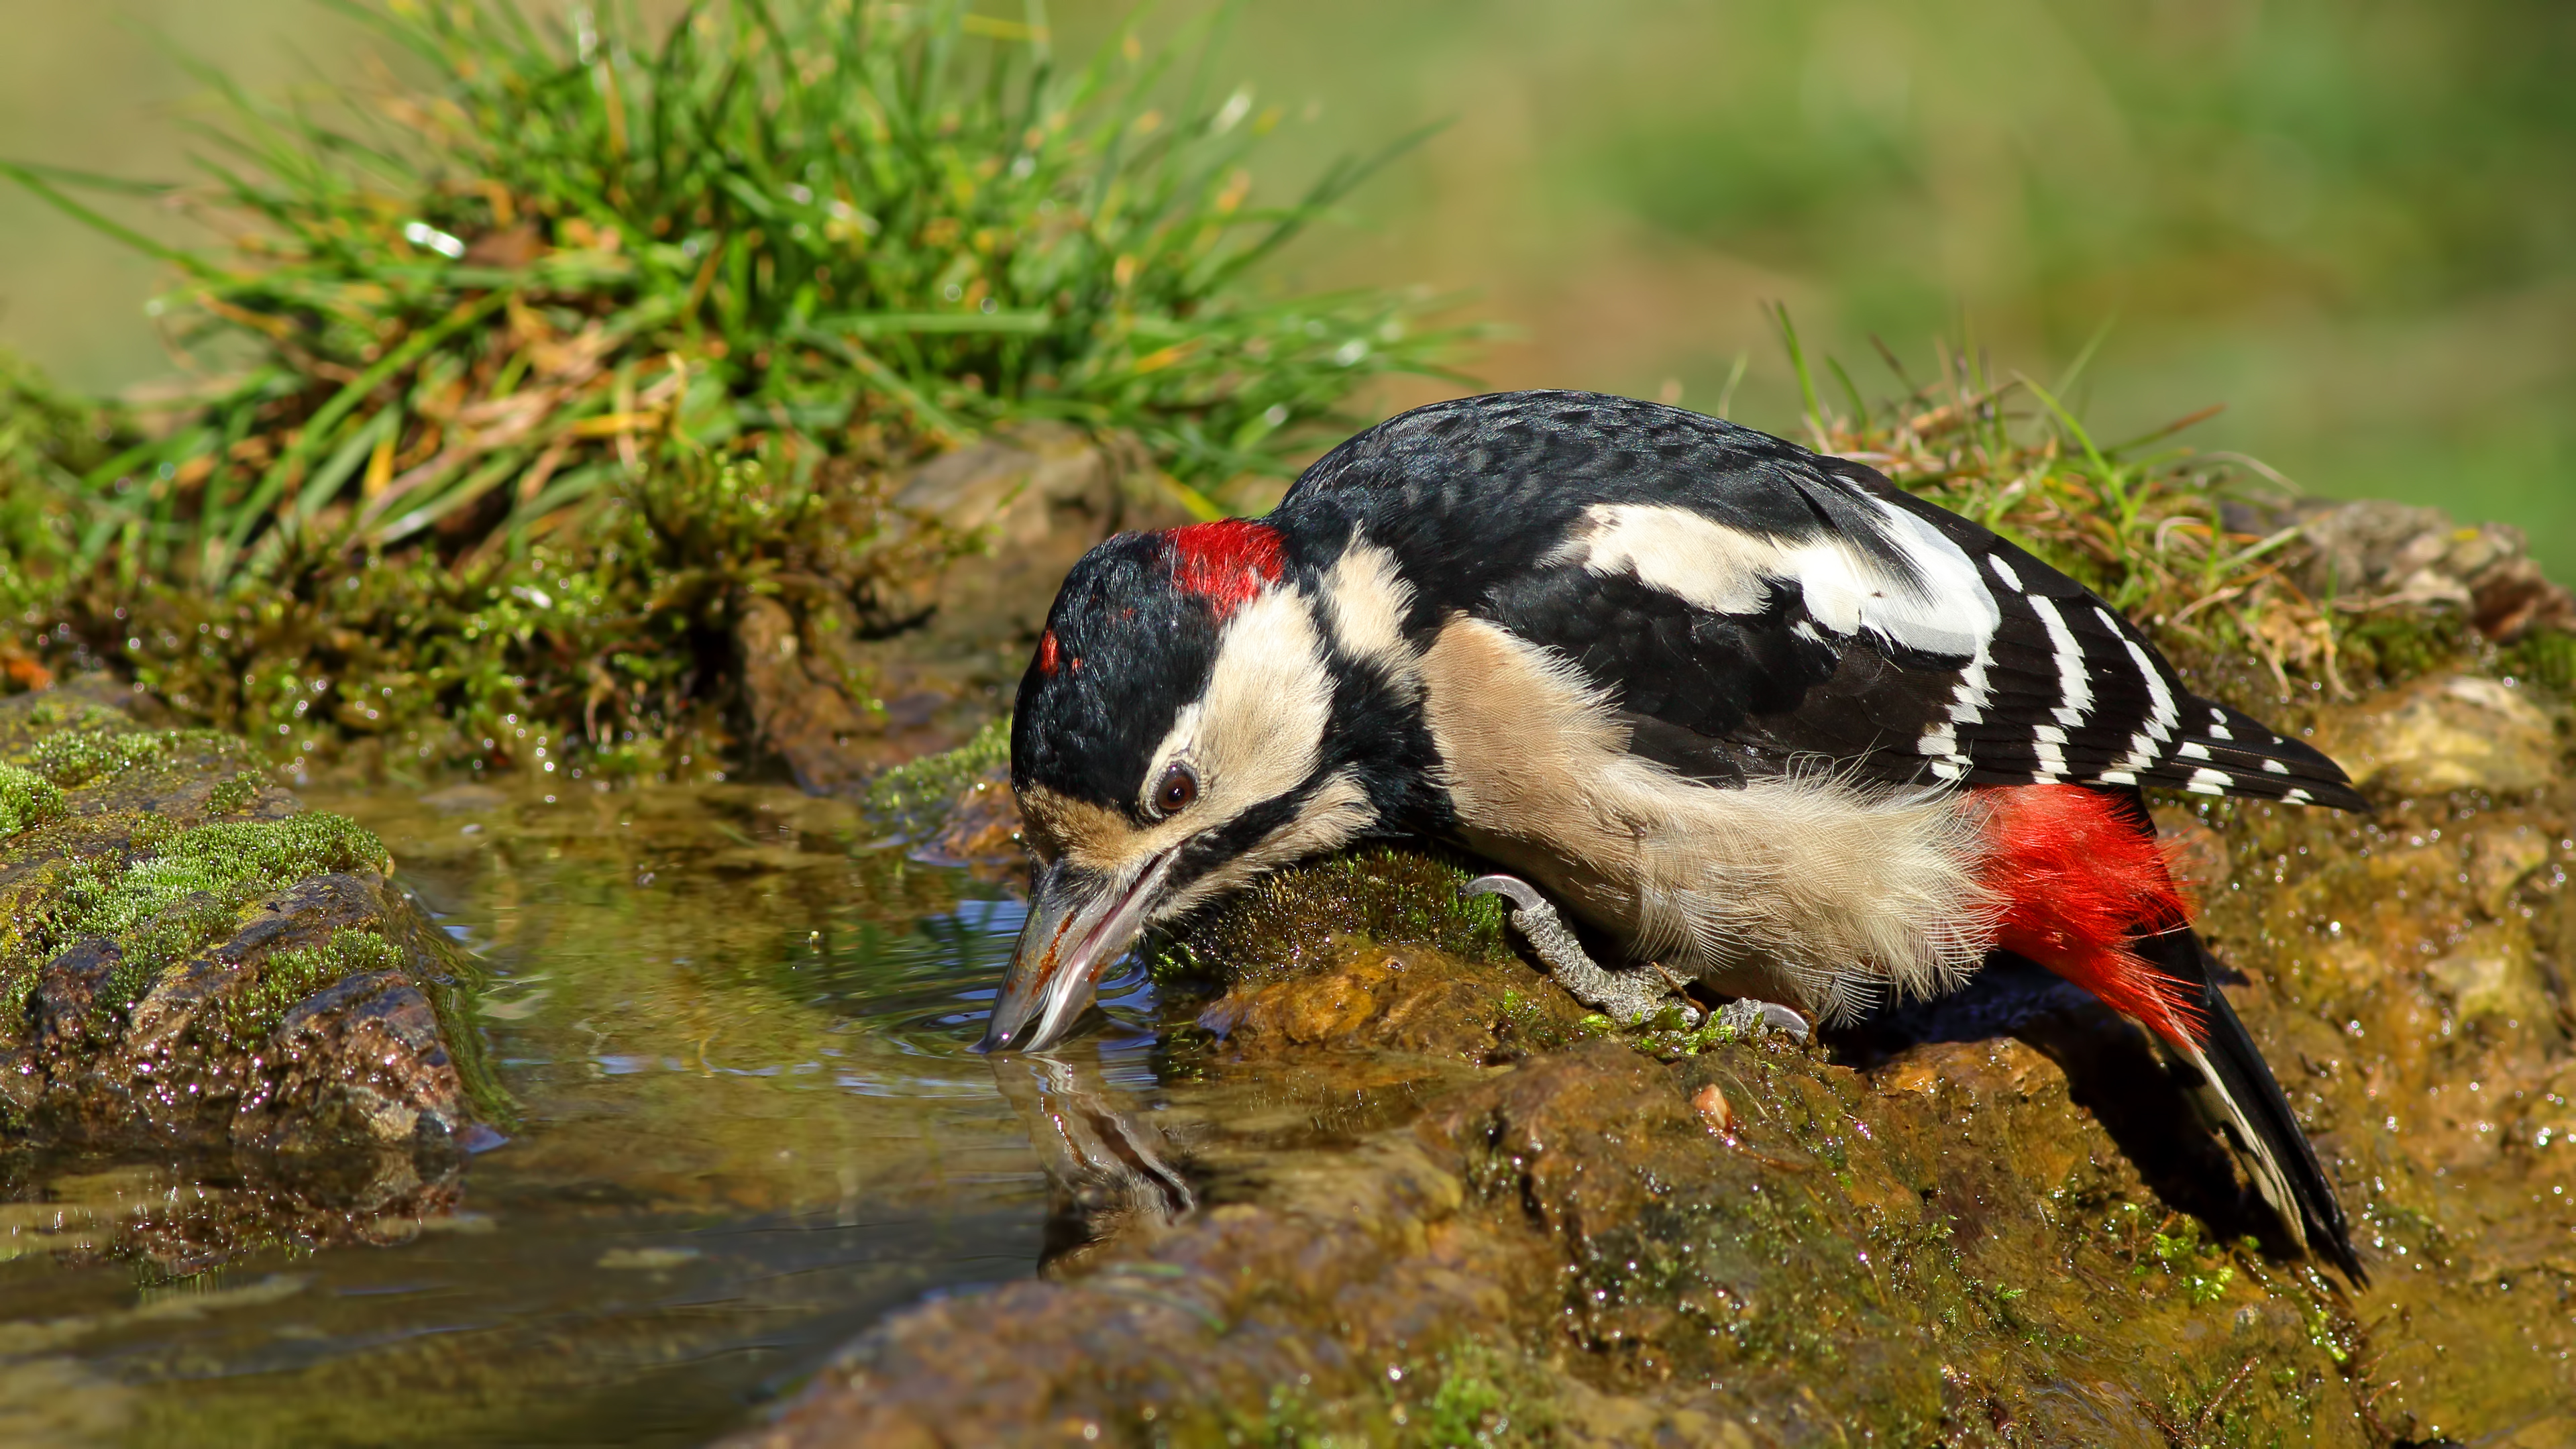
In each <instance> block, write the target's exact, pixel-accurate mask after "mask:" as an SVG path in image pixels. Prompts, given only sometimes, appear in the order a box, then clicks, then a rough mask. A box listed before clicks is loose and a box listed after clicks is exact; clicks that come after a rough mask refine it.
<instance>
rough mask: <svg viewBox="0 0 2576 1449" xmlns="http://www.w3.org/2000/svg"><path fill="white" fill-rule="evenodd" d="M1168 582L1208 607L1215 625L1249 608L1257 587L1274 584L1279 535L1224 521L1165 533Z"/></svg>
mask: <svg viewBox="0 0 2576 1449" xmlns="http://www.w3.org/2000/svg"><path fill="white" fill-rule="evenodd" d="M1163 537H1164V539H1165V540H1166V541H1167V542H1169V543H1170V544H1171V547H1172V582H1174V583H1176V584H1178V585H1180V586H1181V587H1182V588H1183V589H1184V590H1186V591H1188V592H1190V593H1193V594H1196V595H1198V596H1199V597H1200V598H1203V599H1205V600H1207V601H1208V604H1209V606H1210V607H1211V608H1213V609H1215V610H1216V616H1217V617H1218V618H1220V619H1222V618H1224V617H1225V616H1227V615H1228V614H1231V613H1233V612H1234V611H1235V610H1236V609H1238V608H1240V607H1242V606H1243V605H1244V604H1246V603H1249V602H1250V601H1251V599H1252V596H1253V595H1254V594H1257V593H1259V592H1261V588H1262V585H1264V584H1275V583H1277V582H1279V574H1280V567H1281V565H1280V538H1279V531H1278V530H1277V529H1275V528H1272V527H1271V526H1269V525H1268V524H1266V523H1254V522H1252V521H1251V520H1250V519H1245V518H1228V519H1223V520H1220V521H1218V522H1216V523H1193V524H1191V525H1189V526H1188V527H1186V528H1174V529H1168V530H1166V531H1165V532H1164V534H1163Z"/></svg>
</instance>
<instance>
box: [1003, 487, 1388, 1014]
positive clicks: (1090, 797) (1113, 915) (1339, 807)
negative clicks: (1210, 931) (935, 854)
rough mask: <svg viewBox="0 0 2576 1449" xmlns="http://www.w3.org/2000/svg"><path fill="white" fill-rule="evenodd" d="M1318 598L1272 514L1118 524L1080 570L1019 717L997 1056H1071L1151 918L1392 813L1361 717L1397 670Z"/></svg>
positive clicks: (1014, 725)
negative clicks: (1386, 670) (1365, 652)
mask: <svg viewBox="0 0 2576 1449" xmlns="http://www.w3.org/2000/svg"><path fill="white" fill-rule="evenodd" d="M1319 597H1320V596H1319V595H1318V594H1317V593H1316V592H1314V591H1311V590H1310V589H1309V588H1307V587H1303V586H1301V585H1300V584H1299V582H1298V580H1297V578H1296V576H1295V570H1294V569H1293V568H1292V567H1291V565H1290V561H1289V560H1288V558H1287V557H1286V546H1285V540H1284V539H1283V538H1282V536H1281V535H1280V534H1279V533H1278V532H1277V531H1276V530H1274V529H1273V528H1271V527H1270V526H1269V525H1266V524H1262V523H1253V522H1244V521H1228V522H1222V523H1203V524H1195V525H1192V526H1190V527H1187V528H1177V529H1172V530H1169V531H1166V532H1162V533H1147V534H1122V535H1120V536H1118V537H1116V538H1113V539H1110V540H1109V541H1108V542H1106V543H1103V544H1101V545H1100V546H1099V547H1098V548H1095V549H1093V550H1092V551H1091V552H1090V553H1089V554H1087V555H1085V556H1084V558H1083V560H1082V561H1081V562H1080V563H1078V564H1076V565H1075V566H1074V568H1073V572H1072V573H1071V574H1070V575H1068V576H1067V577H1066V579H1065V582H1064V587H1063V589H1062V591H1061V592H1059V593H1058V594H1057V596H1056V601H1055V607H1054V608H1053V609H1052V610H1051V611H1050V612H1049V614H1048V616H1047V628H1046V633H1045V634H1044V635H1043V636H1042V637H1041V638H1040V640H1039V642H1038V650H1037V657H1036V658H1035V659H1034V660H1032V661H1031V663H1030V665H1029V671H1028V674H1027V675H1026V676H1025V677H1024V678H1023V679H1022V680H1021V682H1020V693H1019V699H1018V703H1017V706H1016V713H1015V716H1014V718H1013V719H1012V722H1011V787H1012V789H1013V791H1014V792H1015V793H1016V794H1017V795H1018V796H1019V803H1020V810H1021V814H1022V816H1023V817H1024V819H1025V820H1026V828H1027V839H1028V842H1029V845H1030V848H1031V850H1032V852H1033V853H1034V854H1035V856H1036V861H1035V864H1034V868H1033V869H1034V874H1033V879H1032V882H1031V890H1030V901H1029V916H1028V923H1027V925H1026V926H1025V927H1024V928H1023V929H1022V931H1021V933H1020V940H1019V945H1018V948H1017V950H1016V951H1015V952H1014V954H1013V956H1012V959H1011V972H1010V977H1009V979H1008V980H1007V981H1006V982H1005V983H1004V985H1003V988H1002V994H1001V997H1000V999H999V1000H998V1001H996V1002H995V1003H994V1007H993V1018H992V1024H991V1027H990V1029H989V1030H988V1031H987V1032H986V1034H985V1037H984V1040H983V1044H982V1048H981V1049H982V1050H985V1051H1000V1050H1011V1051H1038V1050H1042V1049H1044V1048H1046V1047H1048V1046H1051V1045H1053V1044H1054V1043H1055V1042H1057V1041H1058V1040H1060V1039H1061V1038H1062V1037H1063V1036H1064V1035H1065V1033H1066V1031H1067V1030H1068V1029H1069V1028H1070V1027H1071V1025H1072V1023H1073V1021H1074V1018H1075V1017H1077V1016H1079V1015H1080V1014H1081V1012H1082V1010H1083V1008H1084V1007H1085V1006H1087V1005H1089V1004H1090V1002H1091V997H1092V988H1093V986H1094V984H1095V983H1096V982H1097V981H1098V980H1099V978H1100V976H1101V974H1102V972H1104V971H1105V970H1107V968H1108V967H1109V965H1110V964H1111V963H1112V962H1114V961H1116V960H1117V959H1118V958H1119V957H1120V956H1121V955H1123V954H1124V953H1125V951H1126V949H1127V947H1128V945H1129V944H1130V943H1131V942H1133V941H1134V940H1135V938H1136V936H1137V934H1138V933H1139V932H1141V931H1142V930H1144V928H1145V927H1147V926H1149V925H1152V924H1155V923H1157V922H1162V921H1169V920H1173V919H1175V918H1177V917H1179V916H1181V915H1184V914H1186V913H1187V912H1188V911H1190V910H1191V909H1192V908H1193V907H1196V906H1198V905H1201V904H1203V903H1205V902H1207V901H1209V900H1212V899H1214V898H1216V897H1218V896H1220V895H1223V894H1225V893H1226V892H1228V891H1231V890H1234V889H1236V888H1237V887H1239V886H1241V885H1243V884H1244V883H1246V882H1247V881H1249V880H1251V879H1252V878H1253V877H1254V876H1255V875H1257V874H1259V873H1260V872H1261V871H1263V870H1266V869H1269V868H1270V867H1272V866H1276V865H1282V864H1285V863H1287V862H1289V861H1292V860H1295V859H1298V858H1300V857H1302V856H1308V855H1314V854H1318V853H1320V852H1323V851H1327V850H1331V849H1333V848H1334V847H1336V846H1339V845H1341V844H1343V843H1345V842H1347V841H1349V840H1352V839H1354V838H1356V837H1358V836H1359V835H1361V834H1363V833H1365V832H1367V831H1369V830H1370V829H1371V828H1372V827H1374V826H1375V825H1377V824H1378V823H1379V821H1380V820H1381V818H1382V816H1383V814H1384V808H1383V801H1382V799H1380V798H1373V791H1372V783H1371V780H1370V770H1371V762H1370V760H1369V759H1368V758H1365V757H1366V756H1368V755H1370V754H1372V753H1376V754H1383V753H1384V752H1383V751H1375V752H1373V751H1371V750H1370V748H1369V747H1368V746H1367V745H1366V744H1365V739H1366V737H1367V735H1368V733H1369V731H1368V730H1367V729H1366V728H1356V729H1354V728H1344V727H1343V726H1345V725H1347V724H1349V723H1350V716H1351V714H1352V712H1353V710H1354V709H1358V708H1364V707H1365V706H1366V705H1367V703H1368V701H1367V699H1366V698H1365V696H1366V694H1367V693H1368V690H1369V688H1370V686H1369V683H1368V681H1370V680H1373V679H1374V680H1376V681H1378V686H1377V687H1379V688H1380V689H1382V687H1383V678H1382V675H1379V674H1373V673H1372V672H1371V671H1368V670H1366V669H1354V668H1352V667H1351V661H1350V659H1349V657H1348V655H1347V652H1346V650H1345V648H1344V646H1343V645H1342V644H1341V643H1340V642H1338V639H1337V623H1336V620H1335V618H1334V609H1333V606H1332V605H1331V604H1330V603H1329V602H1326V603H1324V604H1323V605H1322V606H1321V607H1319V606H1318V599H1319ZM1377 794H1378V795H1381V796H1382V794H1383V792H1382V791H1379V792H1377Z"/></svg>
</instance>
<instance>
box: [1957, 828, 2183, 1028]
mask: <svg viewBox="0 0 2576 1449" xmlns="http://www.w3.org/2000/svg"><path fill="white" fill-rule="evenodd" d="M1968 798H1969V801H1970V805H1969V808H1971V809H1979V808H1982V809H1983V810H1984V811H1985V812H1986V846H1987V855H1986V863H1985V868H1984V871H1983V873H1982V879H1983V881H1984V884H1985V885H1986V887H1987V888H1988V889H1989V890H1992V891H1993V892H1995V894H1997V895H1999V896H2002V897H2003V898H2004V901H2005V907H2004V916H2003V921H2002V924H2001V927H2000V928H1999V929H1998V930H1997V931H1996V933H1995V944H1996V945H1997V946H2000V947H2002V948H2003V949H2005V950H2007V951H2011V952H2014V953H2016V954H2019V955H2022V956H2027V957H2029V958H2030V959H2031V960H2033V961H2036V962H2038V963H2039V964H2040V965H2042V966H2045V967H2047V968H2048V969H2049V970H2051V971H2054V972H2056V973H2057V974H2058V975H2060V976H2063V977H2065V978H2066V979H2067V980H2069V981H2072V982H2074V983H2075V984H2076V985H2078V986H2081V987H2083V988H2084V989H2085V990H2087V991H2090V992H2092V993H2093V994H2094V995H2095V996H2098V997H2100V998H2101V999H2102V1000H2103V1002H2105V1003H2106V1004H2108V1005H2109V1006H2110V1007H2112V1008H2113V1009H2114V1010H2117V1011H2121V1012H2124V1013H2126V1014H2128V1015H2129V1016H2132V1017H2135V1018H2136V1019H2137V1020H2139V1021H2141V1022H2143V1023H2145V1024H2146V1026H2147V1028H2148V1030H2150V1031H2153V1032H2154V1033H2156V1035H2158V1036H2161V1037H2163V1038H2164V1039H2166V1040H2167V1041H2170V1042H2173V1043H2174V1044H2176V1045H2177V1046H2183V1045H2192V1046H2196V1045H2198V1044H2199V1042H2200V1039H2201V1034H2202V1030H2203V1027H2202V1022H2201V1020H2200V1013H2199V1011H2198V1010H2197V1009H2196V1008H2195V1007H2194V1006H2193V1005H2192V1003H2191V1001H2190V999H2189V997H2188V996H2187V995H2186V994H2185V992H2184V989H2183V986H2182V983H2181V982H2178V981H2176V980H2174V979H2173V978H2172V977H2170V976H2167V975H2166V974H2165V973H2163V972H2162V971H2159V970H2157V969H2156V968H2155V967H2153V966H2150V965H2148V964H2147V962H2146V961H2145V960H2144V959H2143V958H2141V957H2140V956H2139V955H2138V953H2137V951H2136V949H2135V947H2134V944H2133V943H2135V942H2136V941H2137V939H2138V938H2139V937H2141V936H2152V935H2158V934H2161V933H2163V932H2165V931H2170V930H2173V929H2175V928H2176V927H2180V926H2187V925H2189V924H2191V905H2190V902H2189V901H2187V900H2186V899H2185V898H2184V897H2183V893H2182V891H2181V889H2180V888H2179V887H2177V886H2176V885H2175V884H2174V879H2173V871H2172V869H2171V866H2170V863H2169V862H2168V861H2167V859H2166V857H2165V852H2164V848H2163V846H2162V845H2161V844H2160V843H2159V842H2158V841H2157V840H2156V838H2155V836H2154V834H2153V833H2151V832H2150V831H2148V830H2147V829H2145V828H2142V827H2141V826H2140V825H2139V824H2137V823H2136V822H2135V821H2133V820H2131V819H2130V818H2129V817H2128V816H2126V815H2125V814H2123V813H2122V810H2121V806H2120V803H2119V802H2118V801H2117V800H2115V799H2114V798H2112V797H2110V796H2107V795H2103V794H2100V793H2098V792H2096V791H2092V790H2084V789H2079V788H2077V787H2076V786H2073V785H2018V786H2012V787H2009V788H1987V789H1981V790H1973V791H1970V792H1969V796H1968Z"/></svg>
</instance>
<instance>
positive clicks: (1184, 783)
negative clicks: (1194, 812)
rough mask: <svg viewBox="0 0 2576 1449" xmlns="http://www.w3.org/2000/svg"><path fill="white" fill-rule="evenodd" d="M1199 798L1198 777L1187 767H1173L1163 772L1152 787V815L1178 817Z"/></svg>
mask: <svg viewBox="0 0 2576 1449" xmlns="http://www.w3.org/2000/svg"><path fill="white" fill-rule="evenodd" d="M1198 798H1199V777H1198V776H1197V774H1196V773H1194V772H1193V771H1192V770H1191V769H1190V767H1189V766H1187V765H1177V764H1176V765H1173V766H1172V767H1171V768H1169V769H1167V770H1165V771H1163V778H1162V779H1161V780H1159V781H1156V782H1155V785H1154V813H1155V814H1157V815H1165V816H1169V815H1178V814H1180V813H1181V812H1182V811H1184V810H1187V809H1189V808H1190V802H1192V801H1194V800H1196V799H1198Z"/></svg>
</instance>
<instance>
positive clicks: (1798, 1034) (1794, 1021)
mask: <svg viewBox="0 0 2576 1449" xmlns="http://www.w3.org/2000/svg"><path fill="white" fill-rule="evenodd" d="M1717 1024H1718V1025H1719V1026H1722V1027H1724V1028H1726V1029H1727V1030H1728V1031H1730V1032H1733V1033H1734V1034H1735V1035H1736V1036H1738V1037H1757V1036H1760V1035H1761V1034H1762V1033H1764V1032H1766V1031H1776V1032H1778V1033H1780V1034H1781V1035H1782V1036H1785V1037H1787V1038H1789V1040H1791V1041H1793V1042H1796V1043H1797V1044H1798V1045H1800V1046H1805V1045H1806V1044H1807V1038H1808V1036H1809V1035H1811V1032H1810V1030H1809V1028H1808V1026H1807V1019H1806V1018H1805V1017H1803V1016H1800V1015H1799V1014H1798V1013H1797V1012H1796V1011H1793V1010H1791V1009H1790V1008H1788V1007H1785V1006H1782V1005H1781V1004H1780V1003H1778V1002H1776V1001H1755V1000H1754V999H1753V998H1751V997H1749V996H1748V997H1744V998H1741V999H1739V1000H1736V1001H1730V1002H1728V1003H1727V1004H1725V1005H1724V1006H1721V1007H1719V1008H1718V1009H1717Z"/></svg>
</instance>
